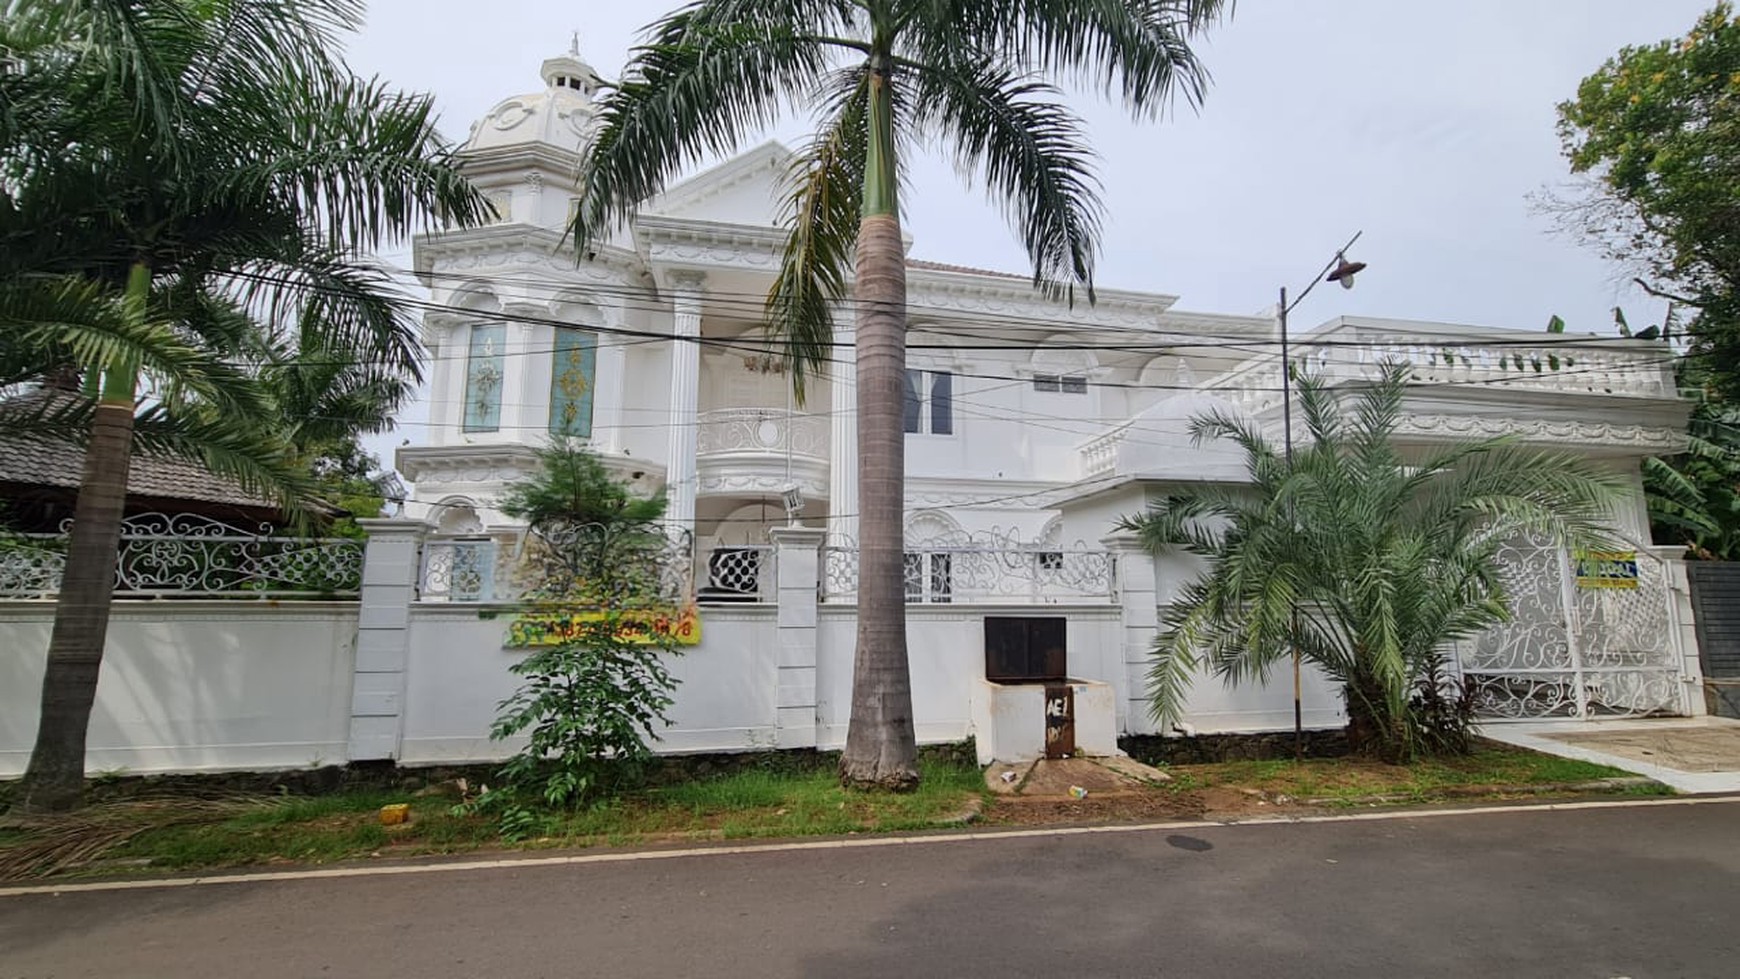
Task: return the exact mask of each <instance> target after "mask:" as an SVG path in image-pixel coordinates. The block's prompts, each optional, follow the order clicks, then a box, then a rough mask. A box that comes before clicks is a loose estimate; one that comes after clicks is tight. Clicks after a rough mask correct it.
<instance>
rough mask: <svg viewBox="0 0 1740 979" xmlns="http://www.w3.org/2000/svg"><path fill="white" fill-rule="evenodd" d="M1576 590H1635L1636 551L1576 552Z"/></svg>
mask: <svg viewBox="0 0 1740 979" xmlns="http://www.w3.org/2000/svg"><path fill="white" fill-rule="evenodd" d="M1574 559H1575V561H1576V566H1577V587H1578V588H1636V587H1637V552H1636V551H1578V552H1577V553H1576V555H1574Z"/></svg>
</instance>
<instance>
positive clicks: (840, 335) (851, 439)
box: [828, 311, 858, 547]
mask: <svg viewBox="0 0 1740 979" xmlns="http://www.w3.org/2000/svg"><path fill="white" fill-rule="evenodd" d="M849 319H850V317H849V316H847V317H842V316H841V315H840V313H839V311H836V312H835V316H834V342H835V347H834V352H833V358H834V363H832V364H830V365H829V370H830V373H831V375H832V376H831V381H832V384H831V385H830V386H831V387H832V389H833V395H834V397H833V404H832V406H831V408H832V410H833V414H832V415H831V416H830V420H831V421H832V423H833V432H832V436H833V437H832V438H830V439H829V440H828V543H829V544H830V545H832V546H835V547H844V546H847V545H848V544H849V543H855V542H856V541H857V539H858V348H857V346H856V343H857V333H856V331H855V330H854V329H853V328H852V327H851V326H849V325H847V322H848V321H849Z"/></svg>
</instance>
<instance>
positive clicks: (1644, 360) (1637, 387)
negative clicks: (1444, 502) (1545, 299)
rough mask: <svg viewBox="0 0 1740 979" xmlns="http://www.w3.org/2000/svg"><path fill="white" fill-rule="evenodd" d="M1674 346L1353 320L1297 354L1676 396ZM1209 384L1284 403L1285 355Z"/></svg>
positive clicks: (1425, 378)
mask: <svg viewBox="0 0 1740 979" xmlns="http://www.w3.org/2000/svg"><path fill="white" fill-rule="evenodd" d="M1656 347H1659V349H1654V348H1656ZM1671 353H1672V351H1671V350H1669V348H1668V347H1667V346H1666V345H1665V344H1649V343H1646V342H1643V341H1638V342H1636V343H1624V342H1622V341H1587V342H1578V341H1577V340H1548V339H1544V338H1543V339H1542V340H1541V342H1533V341H1532V340H1530V339H1529V334H1526V333H1518V334H1517V335H1516V339H1514V340H1512V339H1510V338H1509V337H1502V338H1500V337H1493V336H1492V335H1491V334H1490V333H1482V334H1480V335H1479V336H1478V337H1470V336H1463V335H1457V334H1426V333H1400V332H1394V331H1382V330H1375V329H1373V328H1371V327H1359V326H1348V327H1344V328H1340V329H1336V330H1331V331H1326V332H1324V333H1319V334H1314V335H1313V336H1311V337H1307V338H1304V339H1302V340H1300V341H1299V345H1298V346H1297V347H1296V348H1295V350H1294V353H1293V355H1292V360H1293V366H1294V370H1295V371H1296V372H1299V373H1313V374H1317V375H1319V376H1321V377H1323V378H1325V379H1326V380H1328V381H1330V382H1331V383H1336V382H1341V381H1349V380H1371V379H1373V378H1376V377H1377V376H1378V373H1379V371H1380V370H1381V369H1382V367H1383V365H1385V364H1404V365H1406V366H1408V367H1409V368H1410V369H1411V370H1412V371H1413V380H1414V383H1416V384H1460V385H1464V386H1466V387H1469V388H1482V387H1484V388H1492V389H1494V390H1499V391H1503V390H1526V391H1556V392H1561V393H1566V394H1602V395H1618V396H1622V397H1646V398H1671V397H1674V396H1675V395H1676V393H1677V389H1676V387H1675V384H1674V379H1673V369H1672V365H1671V363H1670V361H1671ZM1204 388H1205V389H1206V390H1210V391H1213V392H1214V393H1215V394H1216V395H1218V396H1220V397H1222V398H1225V399H1226V400H1228V401H1231V402H1233V403H1234V404H1236V405H1238V406H1240V407H1241V408H1243V409H1245V410H1246V411H1250V412H1253V413H1255V412H1260V411H1263V410H1265V409H1268V408H1271V407H1273V406H1275V405H1278V404H1280V403H1281V362H1280V358H1279V356H1268V357H1264V358H1261V359H1257V360H1252V361H1250V362H1247V363H1245V364H1242V365H1240V366H1239V367H1237V368H1234V369H1233V370H1231V371H1228V372H1227V373H1225V374H1222V375H1220V376H1219V377H1216V378H1213V379H1211V380H1210V381H1208V382H1207V383H1206V384H1205V385H1204Z"/></svg>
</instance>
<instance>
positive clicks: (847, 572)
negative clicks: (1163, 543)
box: [821, 541, 1117, 605]
mask: <svg viewBox="0 0 1740 979" xmlns="http://www.w3.org/2000/svg"><path fill="white" fill-rule="evenodd" d="M908 547H909V548H910V549H909V550H908V551H906V553H905V581H906V600H907V602H908V603H909V604H949V603H954V602H977V603H984V604H1008V605H1052V604H1061V603H1076V602H1089V603H1093V602H1103V603H1106V604H1111V603H1114V602H1116V601H1117V577H1116V560H1115V558H1114V556H1113V555H1112V553H1111V552H1109V551H1094V550H1086V549H1082V548H1074V549H1065V548H1060V547H1055V546H1050V545H1045V544H1009V543H1000V542H997V541H980V542H971V541H969V542H966V543H928V542H927V543H922V544H911V545H908ZM821 589H822V600H823V601H825V602H854V601H856V600H857V597H858V549H857V548H856V547H853V546H830V547H824V548H823V549H822V568H821Z"/></svg>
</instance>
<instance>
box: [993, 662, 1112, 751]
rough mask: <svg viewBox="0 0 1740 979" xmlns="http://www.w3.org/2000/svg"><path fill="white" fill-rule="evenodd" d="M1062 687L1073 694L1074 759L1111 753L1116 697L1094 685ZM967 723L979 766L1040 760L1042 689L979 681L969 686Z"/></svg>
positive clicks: (1080, 683) (1081, 682) (1088, 682)
mask: <svg viewBox="0 0 1740 979" xmlns="http://www.w3.org/2000/svg"><path fill="white" fill-rule="evenodd" d="M1067 684H1068V686H1070V687H1072V688H1074V691H1075V748H1076V754H1079V755H1115V754H1117V753H1118V713H1117V694H1116V692H1115V691H1114V690H1113V689H1112V687H1111V685H1110V684H1106V683H1100V682H1098V681H1096V680H1069V681H1067ZM972 719H973V738H974V741H975V742H976V743H977V745H978V749H979V764H980V765H989V764H991V763H992V762H993V761H1002V762H1021V761H1032V760H1034V759H1036V758H1043V757H1045V684H1043V683H992V682H991V681H989V680H980V681H978V682H977V683H975V684H974V686H973V699H972Z"/></svg>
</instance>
